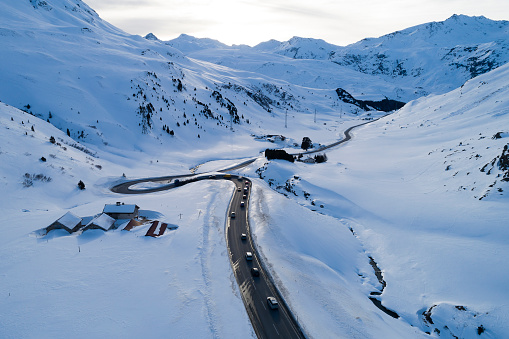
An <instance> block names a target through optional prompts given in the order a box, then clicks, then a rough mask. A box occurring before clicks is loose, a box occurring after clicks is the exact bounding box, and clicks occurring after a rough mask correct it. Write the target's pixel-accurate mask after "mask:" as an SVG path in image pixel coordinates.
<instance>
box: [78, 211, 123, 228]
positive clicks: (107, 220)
mask: <svg viewBox="0 0 509 339" xmlns="http://www.w3.org/2000/svg"><path fill="white" fill-rule="evenodd" d="M114 223H115V219H113V218H112V217H110V216H109V215H107V214H105V213H101V214H100V215H98V216H97V217H95V218H94V219H92V220H91V221H90V222H89V223H88V224H87V225H86V226H85V228H83V231H86V230H90V229H99V230H103V231H108V230H109V229H110V228H111V227H112V226H113V224H114Z"/></svg>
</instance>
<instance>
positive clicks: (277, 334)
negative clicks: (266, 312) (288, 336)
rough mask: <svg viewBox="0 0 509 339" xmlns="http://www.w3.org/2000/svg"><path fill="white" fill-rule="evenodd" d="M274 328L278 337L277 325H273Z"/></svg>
mask: <svg viewBox="0 0 509 339" xmlns="http://www.w3.org/2000/svg"><path fill="white" fill-rule="evenodd" d="M272 326H274V329H275V330H276V333H277V335H279V332H278V331H277V328H276V324H274V323H272Z"/></svg>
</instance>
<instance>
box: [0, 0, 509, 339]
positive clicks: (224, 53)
mask: <svg viewBox="0 0 509 339" xmlns="http://www.w3.org/2000/svg"><path fill="white" fill-rule="evenodd" d="M508 26H509V25H508V23H507V22H506V21H492V20H489V19H486V18H483V17H466V16H453V17H451V18H450V19H448V20H446V21H444V22H439V23H430V24H425V25H419V26H416V27H412V28H409V29H406V30H403V31H400V32H395V33H393V34H390V35H386V36H383V37H380V38H376V39H365V40H362V41H360V42H358V43H356V44H353V45H350V46H345V47H339V46H334V45H331V44H328V43H326V42H325V41H322V40H316V39H303V38H298V37H295V38H292V39H290V40H289V41H287V42H279V41H275V40H271V41H268V42H265V43H262V44H259V45H258V46H255V47H248V46H226V45H224V44H222V43H220V42H218V41H214V40H211V39H197V38H193V37H190V36H186V35H182V36H180V37H179V38H177V39H175V40H172V41H167V42H164V41H160V40H159V39H157V37H156V36H154V35H153V34H148V35H147V36H145V37H144V38H143V37H141V36H135V35H130V34H127V33H125V32H123V31H121V30H119V29H118V28H116V27H114V26H112V25H110V24H108V23H107V22H105V21H104V20H102V19H101V18H100V17H99V16H98V15H97V13H95V12H94V11H93V10H92V9H91V8H90V7H89V6H87V5H86V4H85V3H84V2H83V1H81V0H23V1H20V0H5V1H2V2H0V46H1V48H0V75H1V78H2V81H1V82H0V101H1V102H2V103H0V126H1V132H0V141H1V142H0V163H2V166H1V167H0V187H1V188H2V189H1V190H2V195H1V196H0V204H1V205H2V206H3V211H4V215H3V222H2V225H1V226H0V258H2V260H0V277H1V279H0V291H2V293H4V294H3V295H2V296H1V297H2V298H3V299H2V300H3V303H4V304H5V307H0V337H16V338H17V337H41V336H42V337H69V336H73V337H77V338H80V337H83V338H85V337H103V336H112V337H118V336H121V337H126V338H129V337H140V336H150V337H163V336H167V335H168V333H171V334H172V335H174V336H176V337H189V336H195V337H254V335H255V334H254V332H253V331H252V329H251V327H250V323H249V319H248V317H247V314H246V313H245V312H244V306H243V304H242V301H241V299H240V296H239V288H238V286H237V285H236V283H235V279H234V276H233V273H232V271H231V267H230V264H229V261H228V258H227V254H226V250H225V246H226V244H225V237H224V232H223V231H224V223H225V216H226V215H225V210H226V208H227V205H228V200H229V197H230V196H231V194H232V193H233V187H232V186H231V185H230V184H231V183H228V182H227V181H216V180H214V181H211V180H206V181H201V182H197V183H192V184H189V185H184V186H182V187H179V188H177V189H174V190H170V191H167V192H160V193H157V194H153V195H152V194H150V195H141V196H119V195H117V194H113V193H112V192H110V190H109V188H110V187H111V186H112V185H113V183H116V182H119V181H123V180H127V179H134V178H141V177H156V176H163V175H169V174H176V175H177V174H186V173H190V172H191V171H198V172H208V171H211V172H213V171H216V170H219V169H222V168H224V167H227V166H228V165H233V164H238V163H239V162H241V161H242V160H243V159H244V158H247V157H255V156H258V157H257V160H256V161H255V162H254V163H253V164H251V165H249V166H248V167H246V168H243V169H240V170H238V174H240V175H243V176H248V177H250V178H252V180H253V192H252V195H251V197H250V199H251V200H250V205H249V213H250V220H249V221H250V227H251V231H252V235H253V238H254V240H255V242H256V245H257V247H258V249H259V251H260V254H261V255H262V257H263V258H264V260H265V261H266V263H267V266H268V268H269V270H270V271H271V274H272V276H273V278H274V280H275V281H276V282H277V285H278V286H279V288H280V289H281V291H282V294H283V296H284V297H285V300H286V302H287V303H288V304H289V305H290V308H291V309H292V311H293V312H294V315H295V316H296V317H297V318H298V319H299V322H300V323H301V326H302V327H303V329H304V331H305V332H306V334H308V335H309V336H310V337H345V338H352V337H357V338H380V337H382V338H427V337H435V338H437V337H443V338H450V337H458V338H478V337H484V336H486V337H493V338H498V337H504V335H506V334H507V333H508V332H509V328H508V325H507V324H509V318H508V314H509V310H508V307H507V305H509V300H508V297H507V293H506V286H505V281H507V280H508V278H509V277H508V273H507V269H506V267H505V266H506V264H505V258H506V257H507V256H509V250H508V246H507V241H506V239H508V232H507V227H506V226H507V220H509V209H508V208H507V201H508V200H507V197H508V195H507V192H508V191H509V186H508V185H509V142H508V136H509V129H508V127H507V126H509V120H508V117H509V102H508V101H507V98H508V96H509V80H508V79H509V65H508V64H507V62H508V61H509V60H508V56H507V46H508V34H507V33H508ZM387 99H391V100H397V101H400V102H403V103H407V104H406V105H405V106H404V107H403V108H402V109H400V110H398V111H396V112H393V114H390V115H388V116H385V117H384V115H385V114H386V113H387V112H382V111H378V110H377V108H378V109H380V108H382V107H383V105H382V103H387V102H390V103H395V104H396V105H399V103H397V102H395V101H387ZM414 99H415V100H414ZM411 100H412V101H411ZM397 107H399V106H397ZM373 118H380V119H379V120H377V121H375V122H372V123H370V124H367V125H365V126H364V127H360V128H358V129H356V130H354V131H353V139H352V140H350V141H349V142H348V143H346V144H343V145H342V146H341V147H339V148H333V149H329V150H327V151H326V152H327V159H328V160H327V161H326V162H324V163H320V164H318V163H306V162H303V161H297V162H295V163H290V162H285V161H279V160H276V161H268V160H267V159H266V158H264V157H263V156H261V155H259V152H260V151H263V150H265V149H266V148H285V149H286V150H287V151H289V152H291V153H298V152H299V151H301V147H300V146H301V140H303V137H309V138H310V139H311V140H312V144H313V146H314V147H317V146H319V145H323V144H328V143H331V142H333V141H336V140H337V139H339V138H341V137H342V135H343V134H342V132H343V131H344V130H345V129H346V128H348V127H349V126H352V125H357V124H359V123H361V122H368V121H371V120H373ZM79 180H82V181H83V182H84V183H85V184H86V189H85V190H80V189H79V188H78V187H77V183H78V181H79ZM225 192H226V193H225ZM280 193H281V194H280ZM119 200H122V201H126V202H127V203H133V204H138V205H139V206H140V207H141V209H142V211H143V215H144V216H146V217H147V218H149V219H159V220H166V221H167V222H169V223H172V224H176V225H178V226H179V228H178V230H176V231H172V232H170V233H167V234H165V235H164V236H163V237H161V238H159V239H147V238H146V237H143V235H144V233H145V231H146V230H147V227H146V226H140V227H139V228H135V229H134V230H133V231H131V232H121V231H111V232H110V231H108V232H105V233H103V231H98V230H95V231H94V230H93V231H90V232H89V231H87V232H84V233H82V234H81V233H78V234H76V233H73V234H67V233H63V232H60V231H58V230H55V231H51V232H50V233H49V234H48V235H46V236H44V237H42V236H41V233H40V232H39V231H38V230H40V229H41V228H43V227H45V226H48V225H49V224H50V223H52V222H53V221H55V220H56V219H57V218H59V217H60V216H62V215H63V214H64V213H66V212H68V211H71V212H73V213H74V214H76V215H79V216H84V217H91V216H94V215H96V214H97V213H98V212H100V211H101V210H102V208H103V206H104V204H107V203H112V202H114V201H119ZM373 300H375V302H379V303H382V304H383V305H384V306H385V307H387V308H389V309H390V310H392V311H394V312H397V314H399V316H400V318H399V319H394V318H393V317H391V316H389V315H388V314H386V313H384V312H383V311H382V310H380V309H379V308H377V307H376V306H375V305H374V304H373V302H372V301H373ZM133 305H134V306H133ZM27 319H30V321H27ZM91 324H93V326H91ZM147 324H151V325H150V326H147ZM427 333H428V334H429V335H428V334H427Z"/></svg>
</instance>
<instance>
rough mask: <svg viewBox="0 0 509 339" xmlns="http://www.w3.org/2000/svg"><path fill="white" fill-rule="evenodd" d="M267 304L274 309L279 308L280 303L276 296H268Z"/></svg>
mask: <svg viewBox="0 0 509 339" xmlns="http://www.w3.org/2000/svg"><path fill="white" fill-rule="evenodd" d="M267 304H268V305H269V307H270V308H271V309H272V310H277V308H278V307H279V304H278V302H277V300H276V298H274V297H267Z"/></svg>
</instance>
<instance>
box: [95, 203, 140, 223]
mask: <svg viewBox="0 0 509 339" xmlns="http://www.w3.org/2000/svg"><path fill="white" fill-rule="evenodd" d="M139 209H140V208H139V207H138V205H134V204H129V205H126V204H124V203H121V202H117V203H116V204H114V205H105V206H104V209H103V213H105V214H107V215H109V216H110V217H112V218H113V219H117V220H118V219H136V218H137V217H138V210H139Z"/></svg>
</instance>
